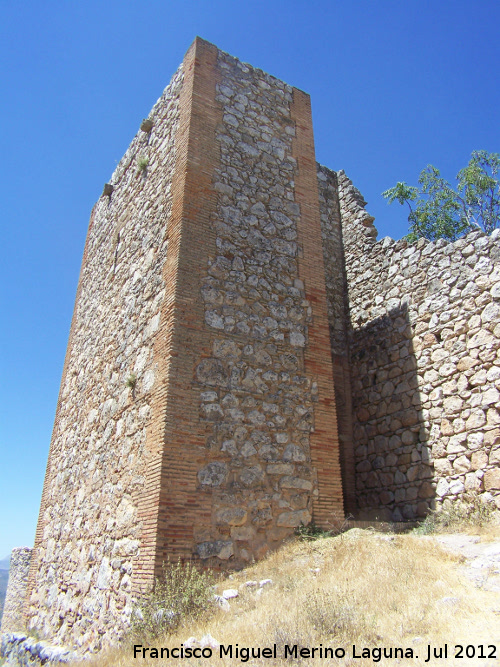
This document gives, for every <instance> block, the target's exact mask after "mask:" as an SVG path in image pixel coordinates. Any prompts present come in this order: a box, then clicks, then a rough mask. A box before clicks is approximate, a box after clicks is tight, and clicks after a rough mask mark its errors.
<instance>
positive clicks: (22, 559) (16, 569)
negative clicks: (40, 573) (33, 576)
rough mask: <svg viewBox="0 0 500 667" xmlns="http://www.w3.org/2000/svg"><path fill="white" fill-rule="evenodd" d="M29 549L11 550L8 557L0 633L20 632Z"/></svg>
mask: <svg viewBox="0 0 500 667" xmlns="http://www.w3.org/2000/svg"><path fill="white" fill-rule="evenodd" d="M32 553H33V549H31V548H30V547H18V548H17V549H12V554H11V556H10V567H9V581H8V583H7V593H6V595H5V604H4V610H3V614H2V627H1V629H2V632H9V631H14V630H22V629H23V628H24V624H25V622H26V619H25V617H24V600H25V598H26V589H27V585H28V575H29V570H30V562H31V555H32Z"/></svg>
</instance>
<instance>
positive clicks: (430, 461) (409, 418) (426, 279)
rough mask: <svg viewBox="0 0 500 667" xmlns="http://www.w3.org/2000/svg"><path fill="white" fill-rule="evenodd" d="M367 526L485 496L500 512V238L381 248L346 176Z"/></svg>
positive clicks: (360, 485) (362, 509) (344, 208)
mask: <svg viewBox="0 0 500 667" xmlns="http://www.w3.org/2000/svg"><path fill="white" fill-rule="evenodd" d="M338 182H339V198H340V206H341V215H342V225H343V243H344V247H345V253H346V268H347V281H348V286H349V307H350V322H351V332H350V339H349V347H350V362H351V379H352V401H353V415H354V443H355V459H356V488H357V499H358V505H359V516H360V518H375V517H378V518H381V519H389V520H393V521H401V520H402V519H406V520H408V519H414V518H416V517H423V516H425V514H426V513H427V512H428V510H429V509H431V508H434V507H437V506H439V505H441V504H443V503H447V502H450V501H454V500H457V499H463V498H465V497H466V494H470V493H474V494H478V495H479V497H480V499H482V500H484V501H489V500H490V501H491V500H494V501H495V502H496V503H497V506H500V469H499V464H500V428H499V426H500V412H499V409H500V402H499V401H500V394H499V391H498V390H499V388H500V302H499V300H500V265H499V259H500V232H499V230H496V231H495V232H494V233H493V234H492V235H491V236H489V237H488V236H486V235H485V234H483V233H482V232H473V233H471V234H469V235H468V236H466V237H465V238H463V239H460V240H458V241H456V242H454V243H448V242H446V241H444V240H439V241H437V242H436V243H429V242H427V241H426V240H425V239H420V240H419V241H418V243H415V244H411V245H409V244H407V242H406V241H405V240H401V241H394V240H393V239H390V238H389V237H387V238H385V239H382V240H381V241H377V240H376V236H377V232H376V229H375V227H374V226H373V217H371V216H370V215H369V214H368V213H367V212H366V211H365V208H364V207H365V202H364V200H363V198H362V196H361V194H360V193H359V191H357V190H356V188H354V187H353V185H352V183H351V181H350V180H349V179H348V178H347V177H346V176H345V174H344V173H343V172H339V173H338Z"/></svg>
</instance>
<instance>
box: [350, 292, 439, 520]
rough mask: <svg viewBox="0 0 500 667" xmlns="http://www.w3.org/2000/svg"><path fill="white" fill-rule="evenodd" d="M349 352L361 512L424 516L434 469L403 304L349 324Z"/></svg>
mask: <svg viewBox="0 0 500 667" xmlns="http://www.w3.org/2000/svg"><path fill="white" fill-rule="evenodd" d="M350 356H351V377H352V396H353V422H354V432H353V435H354V451H355V468H356V473H355V476H356V490H357V496H358V518H359V519H364V520H369V519H371V520H374V519H378V520H382V521H405V520H406V521H408V520H412V519H416V518H419V517H424V516H425V515H426V514H427V512H428V511H429V509H433V508H434V506H435V502H434V499H435V488H434V485H433V483H432V482H433V477H434V470H433V465H432V463H431V461H430V459H431V456H430V447H429V445H428V439H429V432H428V429H427V428H426V426H425V420H424V417H423V411H422V405H421V399H420V393H419V387H418V378H417V362H416V359H415V355H414V350H413V345H412V329H411V325H410V321H409V316H408V309H407V307H406V304H404V305H403V306H402V307H400V308H395V309H394V310H391V311H389V312H388V313H387V314H385V315H383V316H381V317H379V318H377V319H375V320H373V321H372V322H370V323H369V324H367V325H365V326H363V327H360V328H358V329H354V330H353V331H351V340H350Z"/></svg>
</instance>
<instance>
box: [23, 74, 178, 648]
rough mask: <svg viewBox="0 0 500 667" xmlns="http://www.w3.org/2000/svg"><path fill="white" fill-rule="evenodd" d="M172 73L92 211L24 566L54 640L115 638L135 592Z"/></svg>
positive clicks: (174, 116)
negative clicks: (31, 546)
mask: <svg viewBox="0 0 500 667" xmlns="http://www.w3.org/2000/svg"><path fill="white" fill-rule="evenodd" d="M182 81H183V71H182V69H180V70H179V71H178V72H177V73H176V74H175V75H174V77H173V79H172V82H171V83H170V85H169V86H168V87H167V88H166V90H165V92H164V93H163V95H162V96H161V98H160V99H159V100H158V102H157V103H156V105H155V106H154V107H153V109H152V111H151V114H150V119H151V120H152V121H153V127H152V129H151V130H150V131H142V130H140V131H139V132H138V134H137V135H136V137H135V138H134V140H133V142H132V144H131V145H130V147H129V149H128V151H127V153H126V154H125V156H124V157H123V159H122V160H121V161H120V163H119V165H118V167H117V168H116V170H115V172H114V174H113V176H112V177H111V181H110V186H107V187H106V189H105V194H103V196H101V198H100V199H99V201H98V202H97V204H96V205H95V207H94V210H93V211H92V216H91V222H90V227H89V231H88V236H87V242H86V247H85V253H84V258H83V262H82V268H81V274H80V281H79V287H78V294H77V300H76V304H75V311H74V316H73V321H72V326H71V333H70V341H69V344H68V351H67V356H66V361H65V366H64V374H63V379H62V383H61V390H60V396H59V402H58V407H57V414H56V420H55V424H54V431H53V437H52V443H51V448H50V454H49V462H48V466H47V473H46V479H45V485H44V491H43V497H42V505H41V509H40V518H39V523H38V527H37V535H36V541H35V554H34V558H33V561H32V567H31V573H30V586H29V590H30V591H31V596H30V599H29V608H30V611H29V615H30V627H34V628H36V629H37V630H38V632H40V633H41V634H42V636H50V637H52V638H53V639H54V640H55V641H56V642H58V641H61V642H65V641H67V640H68V639H71V641H72V642H74V643H75V644H76V645H85V646H90V647H91V648H97V647H99V646H100V638H101V636H102V635H103V634H104V633H107V634H108V635H109V636H111V637H117V636H119V634H120V632H121V631H122V627H123V624H124V623H126V622H127V619H128V617H129V615H130V611H131V604H132V600H133V599H134V598H133V591H132V580H133V577H134V575H135V574H136V572H135V571H134V570H135V569H136V565H137V556H138V553H139V546H140V540H141V535H142V526H143V519H142V517H141V516H140V512H141V508H140V503H141V498H142V497H143V495H144V491H145V476H146V471H147V468H148V466H151V465H154V459H155V457H156V456H157V455H156V453H155V452H154V451H151V450H150V449H149V450H148V448H147V446H146V432H147V429H148V428H149V426H150V423H151V405H152V403H153V402H154V400H155V393H157V392H158V391H161V385H160V384H159V382H158V378H157V371H158V368H157V363H156V362H155V360H154V355H153V348H154V345H155V341H156V339H157V337H158V332H159V324H160V308H161V305H162V302H163V300H164V296H165V284H164V280H163V278H162V270H163V265H164V263H165V260H166V256H167V245H168V239H167V236H166V221H167V219H168V217H169V215H170V208H171V194H170V190H171V182H172V171H173V167H174V163H175V151H174V140H175V133H176V127H177V122H178V99H179V92H180V89H181V87H182Z"/></svg>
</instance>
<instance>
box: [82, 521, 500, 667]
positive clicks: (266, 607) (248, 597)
mask: <svg viewBox="0 0 500 667" xmlns="http://www.w3.org/2000/svg"><path fill="white" fill-rule="evenodd" d="M458 563H459V558H458V557H455V556H453V555H449V554H448V553H445V552H444V551H443V550H441V549H440V548H439V546H438V545H437V544H436V543H435V541H434V539H433V538H432V537H427V536H416V535H398V536H395V535H380V534H376V533H374V532H372V531H367V530H359V529H354V530H351V531H349V532H347V533H345V534H344V535H340V536H338V537H332V538H328V539H323V540H317V541H314V542H299V541H296V542H293V543H290V544H288V545H285V546H284V547H283V548H282V549H281V550H280V551H278V552H276V553H274V554H272V555H271V556H269V557H268V558H267V559H266V560H264V561H262V562H260V563H258V564H256V565H254V566H252V567H250V568H248V569H247V570H245V571H243V572H240V573H238V574H234V575H232V577H231V578H230V579H229V580H226V581H224V582H221V584H220V585H219V587H218V588H219V592H220V591H222V589H224V588H238V589H239V592H240V593H239V597H238V598H236V599H234V600H231V601H230V605H231V610H230V611H229V612H224V611H222V610H220V611H218V612H217V613H216V614H215V615H214V616H213V617H212V618H211V619H209V620H206V621H204V622H194V623H191V624H188V625H181V626H180V627H179V628H178V630H177V631H176V632H175V633H174V634H172V635H170V636H169V637H166V638H164V639H163V640H162V641H159V642H157V643H156V644H155V645H156V646H158V647H161V646H163V647H169V648H173V647H179V646H180V645H181V643H182V642H184V641H186V639H187V638H188V637H189V636H192V635H194V636H195V637H197V638H200V637H201V636H203V635H204V634H206V633H210V634H211V635H212V636H213V637H214V638H216V639H217V640H218V641H219V642H220V643H221V644H224V645H228V644H233V646H234V645H236V644H238V645H239V647H240V648H241V647H266V646H271V647H272V646H273V644H276V645H277V651H278V656H280V655H282V654H283V651H284V646H285V645H289V646H293V645H295V644H297V645H298V646H299V647H309V648H311V647H319V646H320V644H322V645H323V647H326V646H333V647H343V648H344V649H345V650H346V656H345V658H344V659H342V660H338V661H337V660H335V659H333V660H331V659H321V658H316V659H307V660H303V661H300V660H299V661H298V662H297V664H307V665H336V664H339V665H343V666H346V665H356V666H363V665H371V666H373V664H374V661H373V660H372V658H369V659H354V660H353V659H352V645H353V644H355V645H356V647H357V650H358V651H359V652H360V651H361V648H362V647H370V648H374V647H377V646H378V647H391V646H392V647H396V646H399V647H405V648H412V649H413V651H414V654H416V655H418V656H419V657H418V659H413V660H409V661H405V660H403V661H402V662H398V661H397V660H394V659H390V660H384V658H382V659H381V660H380V661H379V662H377V663H376V664H379V665H391V667H392V666H394V665H396V664H412V665H424V664H426V665H427V666H429V665H433V664H439V663H441V664H443V665H444V664H445V665H446V667H448V665H453V664H457V665H458V664H459V665H468V664H475V665H477V664H481V665H483V667H490V665H494V664H498V663H496V662H495V661H493V662H492V661H491V660H479V662H478V661H477V660H476V661H472V662H471V663H470V662H469V661H468V660H457V661H454V660H452V659H449V660H446V661H445V660H442V661H439V660H438V661H436V662H433V660H432V659H431V661H430V662H427V663H425V662H424V661H425V658H426V656H427V645H428V644H431V645H432V646H433V647H434V646H444V644H445V643H446V644H448V646H449V650H450V652H451V653H453V647H454V645H455V644H460V643H461V644H474V645H476V646H477V645H478V644H481V643H482V644H485V645H487V644H492V643H495V641H496V643H497V645H498V644H499V639H500V636H499V635H500V632H499V623H498V619H499V616H498V614H499V613H500V601H499V600H498V598H497V599H496V602H495V600H494V594H492V593H488V592H487V591H482V590H478V589H476V588H474V586H473V585H472V584H471V583H470V582H468V581H466V580H463V579H462V578H461V577H460V575H459V574H458V572H457V565H458ZM265 578H271V579H272V580H273V583H272V584H270V585H268V586H264V587H263V588H262V589H259V588H255V587H254V588H251V587H245V586H242V585H243V584H244V583H245V582H246V581H248V580H261V579H265ZM259 590H260V591H261V592H260V593H259V592H258V591H259ZM492 596H493V599H491V598H492ZM492 604H493V606H494V605H495V604H496V611H497V614H494V613H493V611H492V610H491V609H489V608H491V606H492ZM145 645H147V644H146V643H145ZM149 646H151V645H149ZM499 649H500V646H499ZM158 664H162V665H174V664H176V665H178V664H182V665H189V666H193V667H194V666H195V665H220V666H221V667H223V666H226V665H236V664H244V663H241V662H240V660H239V659H236V658H235V657H233V659H232V660H231V659H229V658H222V659H220V658H219V654H218V651H217V650H214V652H213V657H212V658H211V659H207V660H203V659H184V660H178V659H177V660H176V659H171V660H166V659H163V660H155V659H152V660H148V659H139V658H137V659H135V660H134V659H133V651H132V648H131V647H130V646H124V647H123V648H122V649H120V650H118V649H117V650H114V651H110V652H109V653H107V654H100V655H99V657H97V658H96V659H95V661H92V662H90V663H89V667H90V665H92V667H94V666H96V667H97V665H99V667H131V665H141V666H143V665H144V666H148V667H149V666H150V665H158ZM246 664H248V665H284V664H290V659H289V660H288V661H287V662H286V663H285V661H284V660H281V659H278V660H274V659H260V660H258V659H250V660H249V661H248V662H246Z"/></svg>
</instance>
